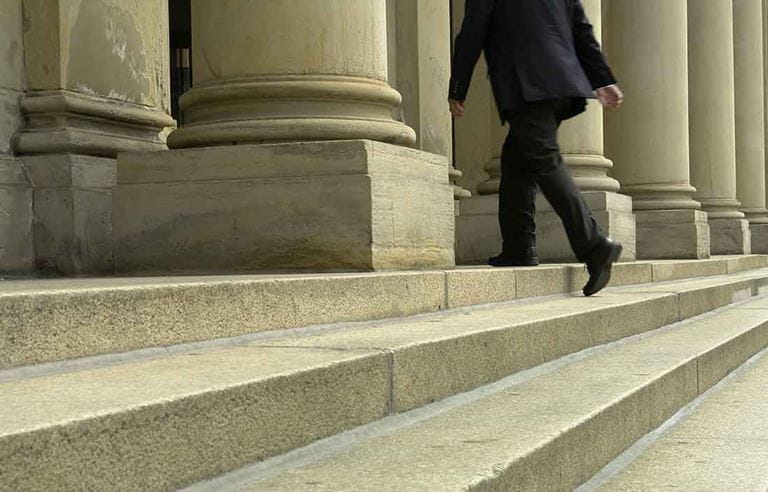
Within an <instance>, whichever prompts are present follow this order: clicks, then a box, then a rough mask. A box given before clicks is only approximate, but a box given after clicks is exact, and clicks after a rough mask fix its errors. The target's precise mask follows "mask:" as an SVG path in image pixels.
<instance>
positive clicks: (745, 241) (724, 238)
mask: <svg viewBox="0 0 768 492" xmlns="http://www.w3.org/2000/svg"><path fill="white" fill-rule="evenodd" d="M709 235H710V241H711V243H712V254H713V255H748V254H750V253H751V252H752V234H751V231H750V230H749V221H748V220H746V219H709Z"/></svg>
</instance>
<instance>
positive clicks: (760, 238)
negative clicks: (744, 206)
mask: <svg viewBox="0 0 768 492" xmlns="http://www.w3.org/2000/svg"><path fill="white" fill-rule="evenodd" d="M749 229H750V231H751V232H752V253H753V254H760V255H764V254H768V224H754V223H752V224H749Z"/></svg>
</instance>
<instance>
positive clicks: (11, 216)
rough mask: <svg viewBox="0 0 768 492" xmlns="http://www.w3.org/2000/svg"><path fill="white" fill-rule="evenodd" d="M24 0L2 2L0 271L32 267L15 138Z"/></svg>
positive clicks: (28, 197) (27, 198) (26, 191)
mask: <svg viewBox="0 0 768 492" xmlns="http://www.w3.org/2000/svg"><path fill="white" fill-rule="evenodd" d="M21 1H22V0H3V1H2V2H0V68H1V69H0V272H24V271H28V270H31V269H32V266H33V250H32V192H31V190H30V187H29V182H28V181H27V178H26V176H25V174H24V172H23V171H22V168H21V166H20V164H19V161H18V160H17V159H16V158H15V157H13V155H12V153H11V139H12V137H13V134H14V133H16V130H17V129H18V128H19V126H20V125H21V116H20V111H19V101H20V99H21V95H22V94H23V90H24V40H23V34H22V3H21Z"/></svg>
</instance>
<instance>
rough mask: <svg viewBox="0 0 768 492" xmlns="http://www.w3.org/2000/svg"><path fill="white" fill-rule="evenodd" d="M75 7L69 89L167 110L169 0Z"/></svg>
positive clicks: (97, 1)
mask: <svg viewBox="0 0 768 492" xmlns="http://www.w3.org/2000/svg"><path fill="white" fill-rule="evenodd" d="M71 8H72V11H71V12H69V15H68V16H67V19H66V20H67V21H69V22H71V24H70V26H69V29H68V33H69V36H68V39H67V42H68V49H67V50H66V54H67V57H66V58H65V59H64V60H65V61H64V73H65V74H66V86H67V88H70V89H74V90H77V91H78V92H82V93H84V94H92V95H99V96H104V97H109V98H112V99H119V100H122V101H127V102H132V103H136V104H143V105H146V106H153V107H161V108H162V109H164V110H166V111H167V110H168V109H169V108H168V100H169V97H170V96H169V87H168V86H169V83H168V81H167V80H166V79H167V76H166V74H167V67H166V66H165V65H166V64H167V60H168V54H167V51H168V41H167V36H168V32H167V31H168V26H167V22H168V20H167V19H168V17H167V16H168V14H167V3H166V2H165V0H140V1H136V0H128V1H118V0H88V1H80V2H77V5H75V3H73V4H72V5H71ZM62 21H64V19H63V20H62Z"/></svg>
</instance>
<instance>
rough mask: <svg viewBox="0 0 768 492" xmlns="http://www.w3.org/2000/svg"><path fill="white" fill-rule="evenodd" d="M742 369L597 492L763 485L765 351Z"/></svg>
mask: <svg viewBox="0 0 768 492" xmlns="http://www.w3.org/2000/svg"><path fill="white" fill-rule="evenodd" d="M761 305H762V309H766V303H765V302H762V304H761ZM745 369H746V370H745V371H744V372H743V373H741V374H738V375H736V377H735V378H734V379H733V380H730V381H727V382H725V384H724V385H723V387H722V388H717V389H715V390H713V394H712V395H708V396H707V398H706V399H705V400H704V401H703V402H702V403H701V405H700V406H698V407H697V408H695V409H694V410H693V412H692V413H691V414H690V415H689V416H688V417H686V418H685V419H684V420H682V421H681V422H679V423H678V424H677V425H676V426H674V427H673V428H672V429H670V430H669V431H668V432H667V433H666V434H664V435H662V436H661V437H660V438H659V439H658V440H657V441H656V442H655V443H654V444H652V445H651V446H650V447H649V448H648V449H646V450H645V451H644V452H643V453H642V454H641V455H640V456H639V457H637V458H636V459H635V460H633V461H632V462H631V463H629V464H628V465H627V466H626V467H625V468H624V469H623V470H621V471H620V472H619V473H617V474H616V475H615V476H614V477H613V478H612V479H610V480H609V481H608V482H606V483H604V484H603V485H602V486H601V487H600V490H605V491H611V490H617V491H618V490H620V491H641V490H666V489H674V488H676V489H679V490H711V491H716V490H722V491H733V490H744V491H747V490H750V491H751V490H754V491H765V490H766V489H768V418H766V416H768V400H766V398H765V395H766V390H768V353H766V354H765V355H763V356H762V357H760V358H759V359H758V360H756V361H755V363H754V364H751V365H750V367H748V368H745Z"/></svg>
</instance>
